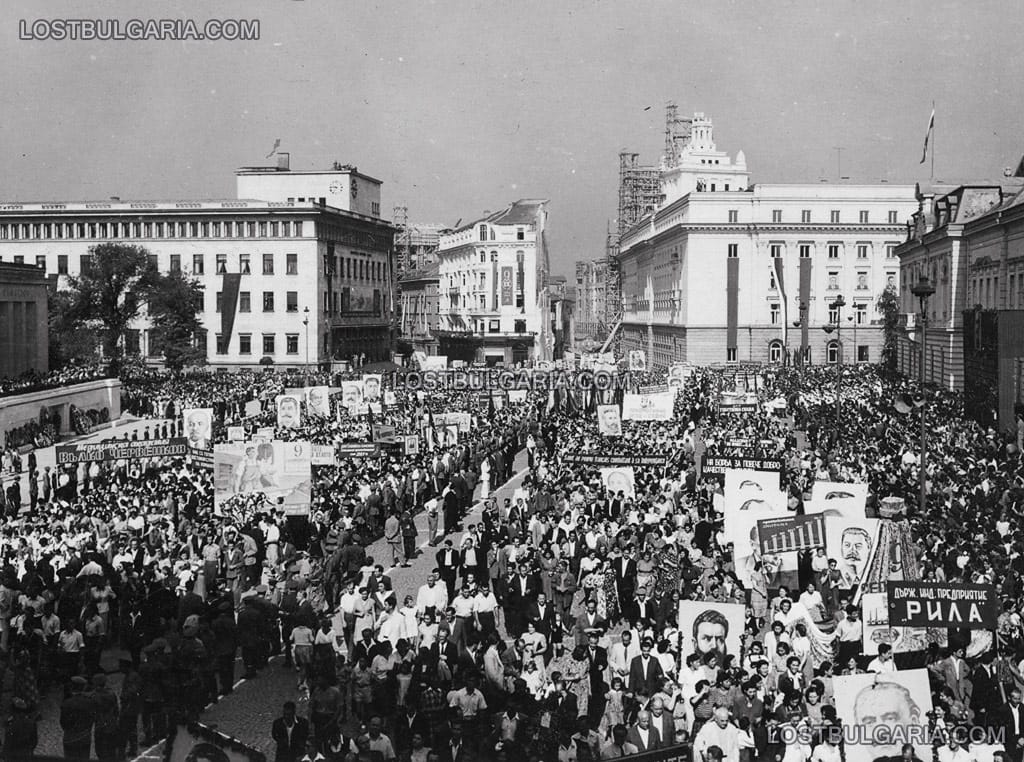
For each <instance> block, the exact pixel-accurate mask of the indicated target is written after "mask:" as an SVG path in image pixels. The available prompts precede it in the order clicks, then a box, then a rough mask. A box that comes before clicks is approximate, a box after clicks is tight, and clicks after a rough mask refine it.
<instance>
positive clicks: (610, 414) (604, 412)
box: [597, 405, 622, 437]
mask: <svg viewBox="0 0 1024 762" xmlns="http://www.w3.org/2000/svg"><path fill="white" fill-rule="evenodd" d="M597 428H598V431H600V432H601V433H602V434H604V436H606V437H621V436H622V421H621V420H620V418H619V406H618V405H598V406H597Z"/></svg>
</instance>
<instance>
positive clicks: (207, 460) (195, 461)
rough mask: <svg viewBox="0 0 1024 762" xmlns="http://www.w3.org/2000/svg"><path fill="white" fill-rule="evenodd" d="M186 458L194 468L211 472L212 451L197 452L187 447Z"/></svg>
mask: <svg viewBox="0 0 1024 762" xmlns="http://www.w3.org/2000/svg"><path fill="white" fill-rule="evenodd" d="M188 457H189V460H191V461H192V465H193V466H195V467H196V468H206V469H209V470H210V471H212V470H213V450H197V449H196V448H194V447H189V448H188Z"/></svg>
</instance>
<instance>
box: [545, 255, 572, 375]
mask: <svg viewBox="0 0 1024 762" xmlns="http://www.w3.org/2000/svg"><path fill="white" fill-rule="evenodd" d="M566 280H567V279H566V277H565V276H564V275H551V276H549V277H548V303H549V312H550V314H551V320H550V329H551V338H552V342H551V347H552V349H551V359H552V360H561V359H562V358H563V357H564V356H565V350H567V349H568V350H571V349H572V348H573V346H574V345H575V343H576V335H575V334H576V289H575V288H573V287H572V286H570V285H569V284H568V283H567V282H566Z"/></svg>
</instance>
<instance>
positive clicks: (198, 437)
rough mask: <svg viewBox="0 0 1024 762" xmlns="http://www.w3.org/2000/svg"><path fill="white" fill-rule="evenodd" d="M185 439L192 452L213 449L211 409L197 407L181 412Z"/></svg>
mask: <svg viewBox="0 0 1024 762" xmlns="http://www.w3.org/2000/svg"><path fill="white" fill-rule="evenodd" d="M181 420H182V422H183V423H184V425H185V438H186V439H187V440H188V446H189V447H191V448H192V449H193V450H210V449H212V448H213V408H212V407H198V408H191V409H189V410H183V411H181Z"/></svg>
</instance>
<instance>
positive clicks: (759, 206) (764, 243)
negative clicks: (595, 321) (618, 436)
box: [617, 115, 917, 367]
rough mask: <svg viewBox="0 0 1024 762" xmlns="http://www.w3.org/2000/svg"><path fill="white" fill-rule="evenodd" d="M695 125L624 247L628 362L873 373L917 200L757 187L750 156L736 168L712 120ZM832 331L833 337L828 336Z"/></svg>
mask: <svg viewBox="0 0 1024 762" xmlns="http://www.w3.org/2000/svg"><path fill="white" fill-rule="evenodd" d="M698 117H699V118H698ZM693 122H694V129H693V131H692V133H691V136H690V138H689V139H688V140H687V141H686V142H685V143H684V144H683V145H682V147H681V149H680V151H679V154H678V157H677V160H676V162H675V164H674V166H671V167H665V168H664V171H663V177H664V185H663V187H664V191H665V192H664V196H665V201H664V203H663V204H662V205H661V206H660V207H659V208H658V209H657V210H655V211H654V212H653V213H652V214H650V215H648V216H647V217H645V218H644V219H643V220H641V221H640V223H638V224H637V225H635V226H633V227H632V228H630V229H629V230H628V231H626V232H625V233H624V234H623V236H622V238H621V240H620V242H619V252H618V255H617V259H618V264H619V269H620V279H621V283H622V300H623V319H622V327H621V345H620V346H621V349H622V350H623V351H625V350H628V349H642V350H645V351H646V352H647V356H648V363H650V364H653V366H656V367H664V366H665V365H667V364H669V363H671V362H673V361H686V362H690V363H694V364H698V365H706V364H712V363H723V362H764V363H781V362H784V361H786V359H787V358H791V357H794V356H797V355H799V354H801V353H802V355H803V358H804V361H805V362H810V363H824V362H836V361H837V360H839V359H840V358H842V361H843V362H846V363H853V362H876V361H878V360H879V359H880V353H881V347H882V344H883V335H882V327H881V315H879V314H878V313H877V311H876V309H875V303H876V301H877V299H878V297H879V295H880V294H881V293H882V291H883V290H884V289H885V288H886V286H888V285H892V286H894V287H897V288H898V286H899V271H900V268H899V260H898V259H897V257H896V247H897V246H898V245H899V243H900V240H901V239H902V237H903V236H904V235H905V223H906V221H907V220H908V219H909V218H910V216H911V215H912V214H913V212H914V211H915V209H916V208H917V202H916V199H915V196H914V187H913V186H904V185H889V184H884V183H882V184H877V185H852V184H845V183H843V184H831V183H816V184H806V185H803V184H791V185H781V184H780V185H767V184H758V185H756V186H751V185H750V184H749V177H748V175H747V169H746V160H745V158H744V156H743V152H742V151H740V152H739V153H738V154H737V156H736V158H735V159H734V160H733V159H730V158H729V157H728V156H726V155H725V154H724V153H722V152H720V151H718V150H717V148H716V146H715V143H714V138H713V132H712V125H711V120H710V119H709V118H706V117H704V116H703V115H697V116H695V117H694V120H693ZM698 128H699V129H698ZM840 295H842V296H843V297H844V300H845V302H846V306H845V307H844V308H842V309H840V310H838V312H837V311H836V310H833V309H832V306H831V305H832V304H833V302H835V301H836V297H837V296H840ZM802 307H803V309H801V308H802ZM837 321H838V323H839V325H840V328H839V333H838V335H837V334H836V333H835V331H834V330H833V332H832V333H826V332H825V331H824V330H822V329H823V327H825V326H827V325H830V326H834V325H835V324H836V322H837ZM794 324H796V325H794Z"/></svg>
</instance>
